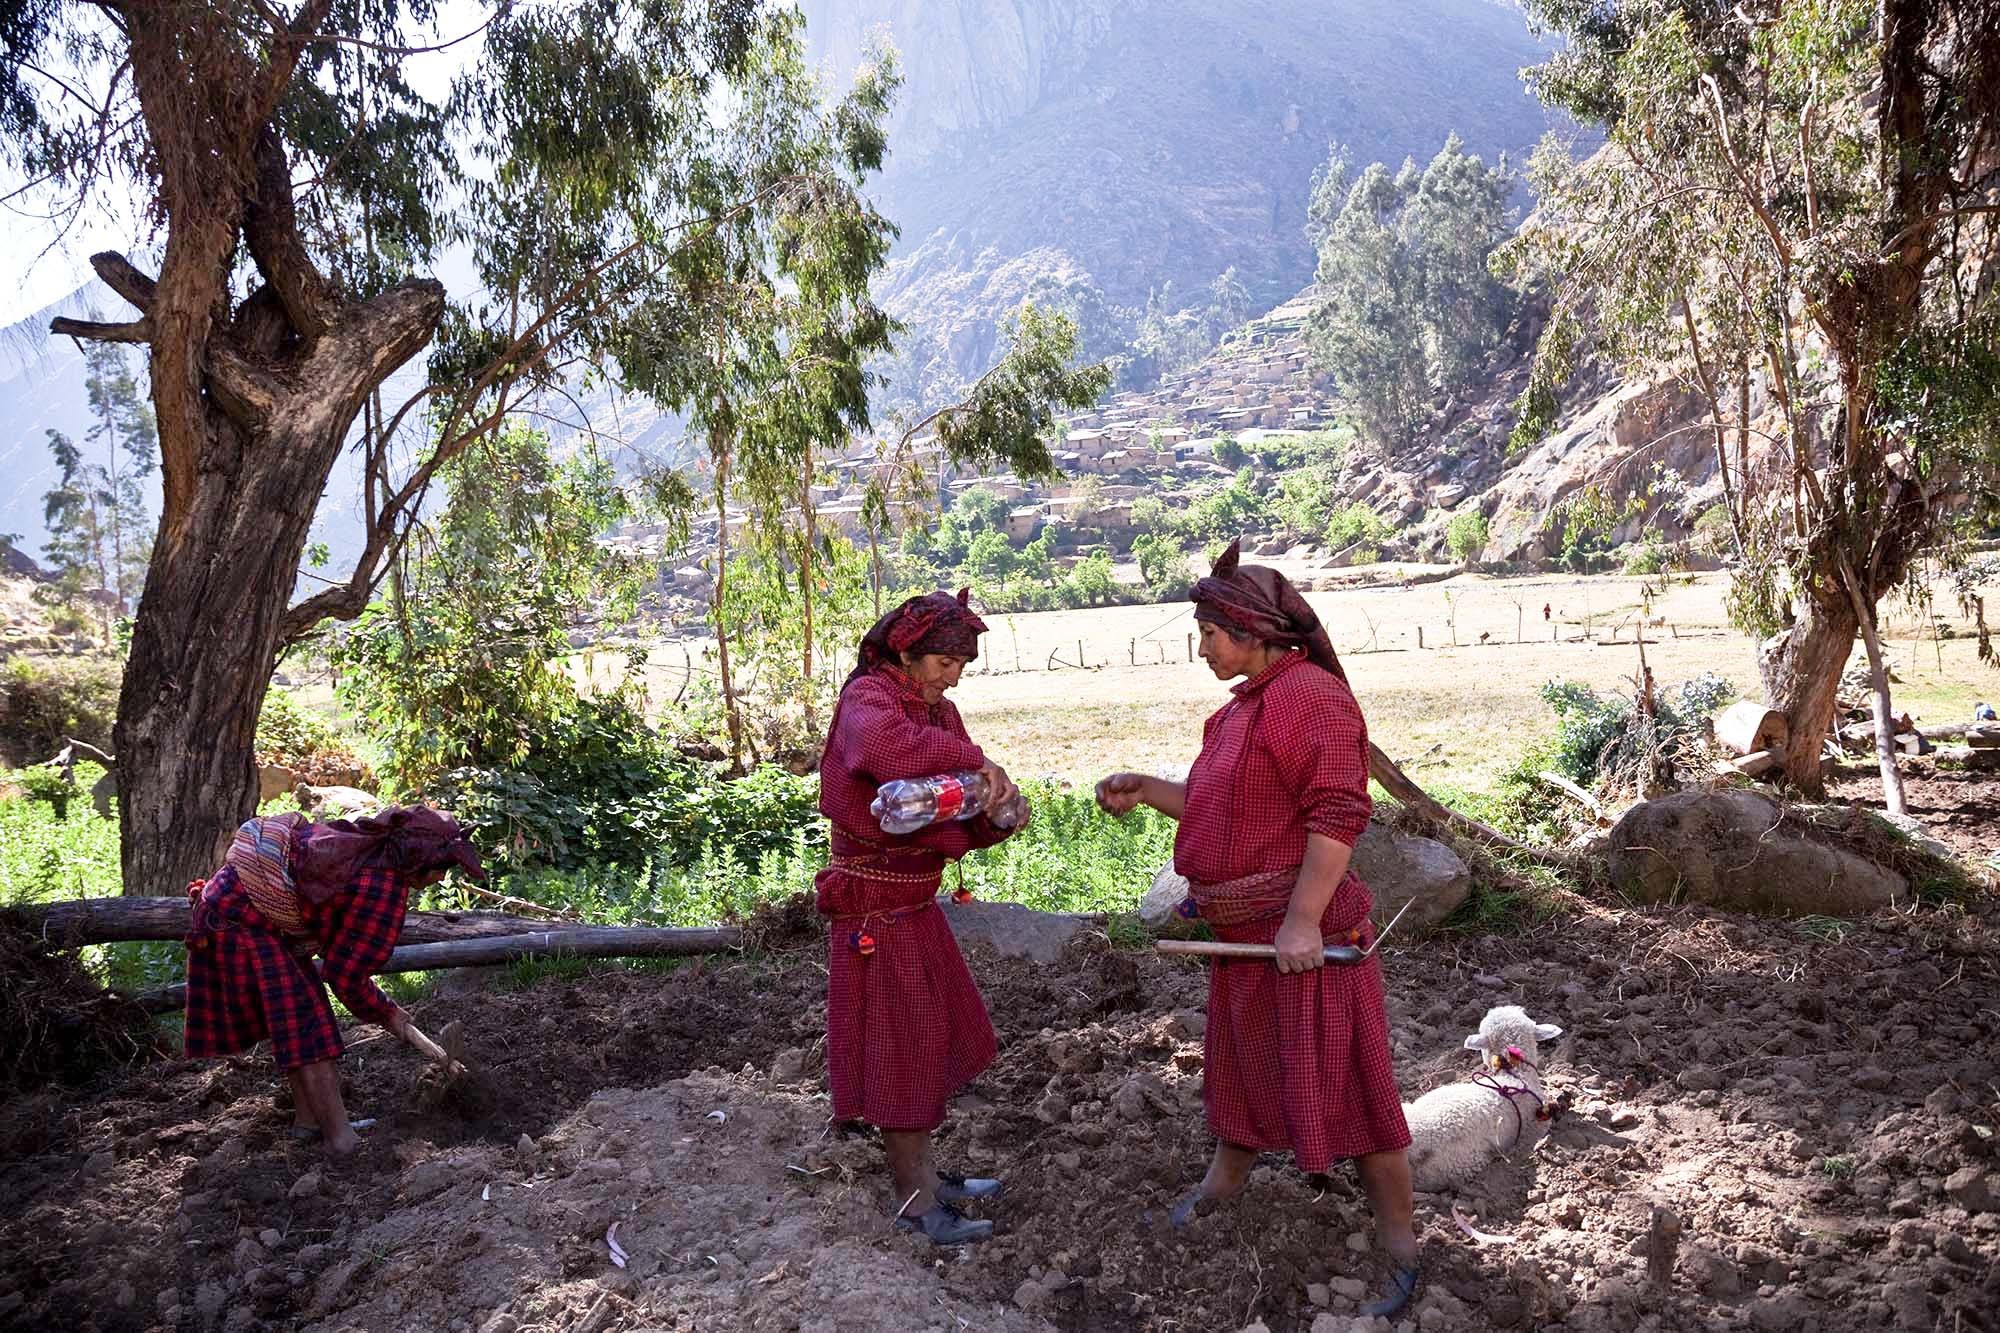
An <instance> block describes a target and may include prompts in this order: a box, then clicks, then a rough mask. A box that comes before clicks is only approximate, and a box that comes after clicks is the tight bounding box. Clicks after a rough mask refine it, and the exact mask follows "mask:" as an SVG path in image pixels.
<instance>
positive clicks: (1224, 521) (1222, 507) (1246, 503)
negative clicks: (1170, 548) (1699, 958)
mask: <svg viewBox="0 0 2000 1333" xmlns="http://www.w3.org/2000/svg"><path fill="white" fill-rule="evenodd" d="M1270 522H1271V508H1270V505H1269V504H1268V503H1267V502H1266V500H1265V498H1264V497H1263V496H1261V495H1259V494H1258V493H1257V478H1256V474H1255V473H1254V472H1252V471H1251V469H1250V468H1248V467H1242V468H1239V469H1237V472H1236V475H1235V476H1234V477H1232V478H1231V479H1230V480H1229V483H1228V484H1227V485H1224V486H1212V487H1210V488H1209V489H1207V490H1205V491H1203V492H1201V493H1200V494H1199V495H1197V496H1196V497H1195V498H1194V500H1193V502H1192V503H1190V504H1189V505H1188V507H1187V508H1186V509H1184V510H1182V511H1180V513H1178V514H1177V515H1175V516H1174V520H1173V528H1172V531H1173V534H1174V535H1175V536H1176V537H1178V538H1179V539H1180V540H1181V541H1183V542H1185V543H1187V544H1189V545H1197V546H1199V545H1205V544H1207V543H1209V542H1216V541H1220V542H1224V543H1227V542H1229V541H1232V540H1234V539H1235V538H1237V537H1240V536H1242V535H1243V534H1244V533H1245V532H1248V531H1250V530H1252V529H1255V528H1263V527H1268V526H1269V525H1270Z"/></svg>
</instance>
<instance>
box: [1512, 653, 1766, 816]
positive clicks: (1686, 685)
mask: <svg viewBox="0 0 2000 1333" xmlns="http://www.w3.org/2000/svg"><path fill="white" fill-rule="evenodd" d="M1735 697H1736V687H1735V686H1733V685H1731V684H1730V683H1729V682H1728V681H1727V680H1724V679H1723V678H1722V677H1720V676H1718V675H1715V674H1714V673H1713V672H1710V673H1706V674H1703V675H1700V676H1696V677H1695V678H1694V679H1692V680H1688V681H1684V682H1682V683H1681V684H1680V685H1679V686H1677V687H1676V688H1674V689H1673V690H1671V691H1663V692H1660V693H1659V694H1658V695H1657V696H1656V697H1655V700H1654V710H1653V716H1652V718H1651V719H1650V720H1649V719H1646V718H1642V717H1640V716H1639V714H1638V711H1637V710H1636V708H1635V707H1634V705H1633V701H1632V699H1631V698H1630V697H1627V696H1623V695H1614V696H1612V697H1610V698H1606V697H1604V696H1602V695H1600V694H1598V693H1597V691H1595V690H1593V689H1591V688H1590V687H1589V686H1588V685H1579V684H1576V683H1574V682H1570V681H1550V682H1549V683H1548V684H1547V685H1544V686H1543V687H1542V700H1543V702H1545V703H1547V704H1548V705H1549V707H1551V708H1553V709H1554V710H1555V713H1556V730H1555V735H1554V737H1553V738H1552V739H1551V741H1550V742H1549V744H1548V745H1546V746H1545V747H1538V748H1537V749H1536V750H1535V751H1534V752H1532V753H1531V754H1530V755H1529V756H1528V758H1526V759H1524V760H1523V761H1522V765H1521V767H1522V768H1523V769H1525V768H1526V766H1527V765H1528V764H1530V763H1532V764H1533V765H1534V766H1535V769H1537V770H1539V769H1544V768H1546V769H1551V770H1553V771H1555V772H1557V773H1560V774H1562V775H1563V776H1564V777H1566V778H1568V779H1569V780H1570V781H1572V782H1574V783H1577V784H1578V785H1580V786H1584V787H1591V786H1596V785H1598V784H1599V783H1604V784H1608V785H1611V786H1614V787H1616V786H1630V785H1632V784H1633V783H1635V782H1638V781H1640V780H1641V779H1643V778H1644V776H1645V772H1644V770H1645V768H1646V767H1647V766H1648V765H1650V764H1652V763H1654V762H1655V761H1656V759H1657V758H1658V757H1660V756H1665V757H1666V758H1667V759H1669V760H1671V759H1672V757H1673V756H1674V754H1675V753H1676V751H1677V750H1678V748H1679V747H1681V746H1683V745H1685V744H1686V743H1688V742H1689V741H1692V740H1693V739H1694V738H1695V737H1696V736H1698V735H1699V734H1700V731H1701V721H1702V719H1703V718H1706V717H1709V716H1711V715H1712V714H1713V713H1714V712H1715V710H1716V709H1718V708H1720V707H1722V705H1723V704H1725V703H1727V702H1729V700H1731V699H1733V698H1735Z"/></svg>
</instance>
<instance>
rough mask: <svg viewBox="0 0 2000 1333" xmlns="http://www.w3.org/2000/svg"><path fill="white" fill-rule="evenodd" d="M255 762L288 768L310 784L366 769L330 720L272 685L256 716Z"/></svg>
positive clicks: (347, 778)
mask: <svg viewBox="0 0 2000 1333" xmlns="http://www.w3.org/2000/svg"><path fill="white" fill-rule="evenodd" d="M257 762H258V763H260V764H276V765H278V766H279V767H281V768H289V769H290V770H292V771H293V772H294V773H297V774H298V775H299V776H300V777H301V778H303V779H304V780H305V781H307V782H311V783H326V782H333V781H335V780H336V779H338V780H342V781H351V780H352V779H353V778H354V777H355V775H356V774H357V773H359V774H362V775H364V776H365V775H366V772H367V765H365V764H363V763H362V762H361V759H360V757H359V756H358V755H356V754H355V753H354V749H353V747H352V746H351V745H349V744H348V742H347V740H346V739H345V738H344V737H342V736H341V735H340V733H339V732H337V731H335V730H334V729H333V726H332V725H331V724H330V723H328V722H326V721H325V720H324V719H322V718H319V717H315V716H314V715H313V714H311V713H309V712H307V711H306V710H305V708H304V707H302V706H301V705H300V704H299V701H298V700H297V699H296V698H294V697H293V696H292V695H290V694H288V693H286V692H285V691H284V690H281V689H276V688H273V689H272V690H270V691H269V692H268V693H267V694H265V696H264V711H263V712H262V713H261V714H259V715H258V718H257ZM363 785H366V783H365V781H364V783H363Z"/></svg>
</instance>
